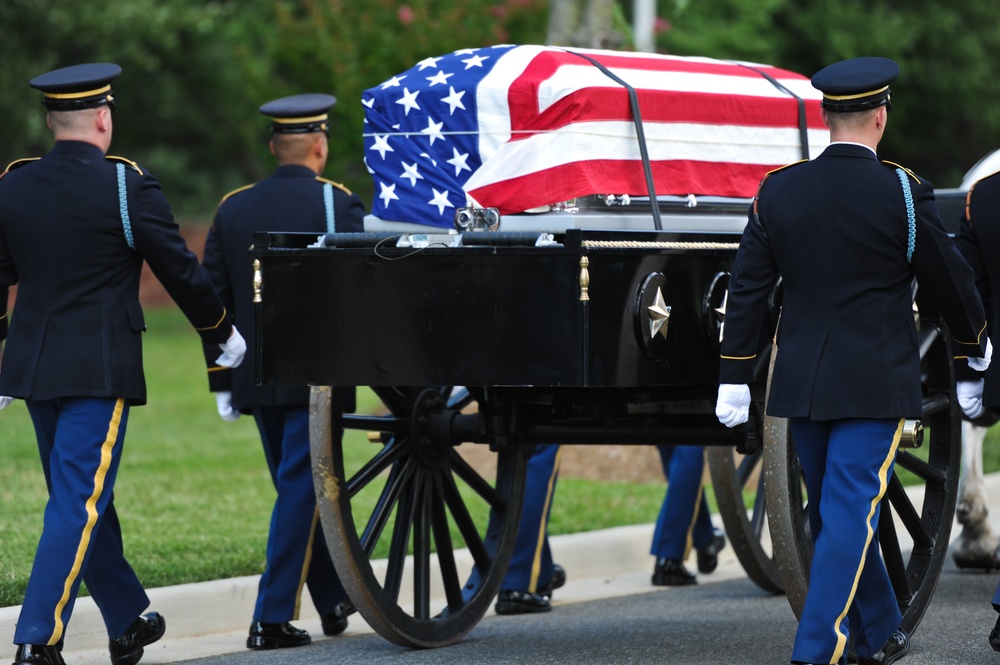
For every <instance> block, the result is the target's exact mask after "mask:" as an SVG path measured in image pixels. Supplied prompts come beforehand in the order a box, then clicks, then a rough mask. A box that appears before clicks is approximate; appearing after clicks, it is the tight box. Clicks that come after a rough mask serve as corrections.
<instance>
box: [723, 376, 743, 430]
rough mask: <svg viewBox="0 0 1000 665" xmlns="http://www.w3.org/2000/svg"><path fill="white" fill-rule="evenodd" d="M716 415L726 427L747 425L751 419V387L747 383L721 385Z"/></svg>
mask: <svg viewBox="0 0 1000 665" xmlns="http://www.w3.org/2000/svg"><path fill="white" fill-rule="evenodd" d="M715 415H716V417H718V419H719V422H720V423H722V424H723V425H725V426H726V427H736V426H737V425H742V424H743V423H745V422H746V421H747V418H749V417H750V386H748V385H747V384H745V383H741V384H736V383H723V384H720V385H719V401H718V402H716V403H715Z"/></svg>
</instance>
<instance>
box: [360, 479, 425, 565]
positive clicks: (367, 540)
mask: <svg viewBox="0 0 1000 665" xmlns="http://www.w3.org/2000/svg"><path fill="white" fill-rule="evenodd" d="M412 475H413V465H412V464H410V463H400V464H397V465H396V466H395V467H393V469H392V471H391V472H390V473H389V479H388V480H387V481H386V483H385V487H383V488H382V493H381V494H380V495H379V498H378V501H377V502H376V504H375V508H374V509H373V510H372V514H371V516H370V517H369V518H368V524H367V525H365V530H364V533H362V534H361V539H360V540H361V549H362V550H364V553H365V555H366V556H368V557H371V555H372V552H374V551H375V545H376V544H377V543H378V539H379V538H381V537H382V531H383V530H384V529H385V525H386V524H388V523H389V518H390V517H391V516H392V511H393V508H395V507H396V501H397V497H398V496H399V492H400V489H401V488H402V487H404V486H405V485H406V484H407V483H408V481H409V479H410V478H411V477H412Z"/></svg>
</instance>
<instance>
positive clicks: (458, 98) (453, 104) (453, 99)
mask: <svg viewBox="0 0 1000 665" xmlns="http://www.w3.org/2000/svg"><path fill="white" fill-rule="evenodd" d="M448 93H449V94H448V96H447V97H442V98H441V101H442V102H444V103H445V104H447V105H448V107H449V111H448V115H455V109H456V108H459V109H462V110H463V111H464V110H465V104H463V103H462V97H464V96H465V90H463V91H462V92H458V91H456V90H455V88H453V87H451V86H448Z"/></svg>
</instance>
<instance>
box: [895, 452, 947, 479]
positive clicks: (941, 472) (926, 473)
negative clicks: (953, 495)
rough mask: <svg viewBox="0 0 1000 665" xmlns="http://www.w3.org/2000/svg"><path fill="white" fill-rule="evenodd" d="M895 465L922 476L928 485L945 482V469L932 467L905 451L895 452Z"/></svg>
mask: <svg viewBox="0 0 1000 665" xmlns="http://www.w3.org/2000/svg"><path fill="white" fill-rule="evenodd" d="M896 465H897V466H901V467H903V468H904V469H906V470H907V471H909V472H910V473H912V474H914V475H916V476H919V477H920V478H922V479H923V480H924V481H925V482H926V483H927V486H928V487H941V486H943V485H944V484H945V482H947V480H948V475H947V469H944V468H937V467H933V466H931V465H930V464H928V463H927V462H925V461H924V460H922V459H920V458H919V457H917V456H916V455H914V454H912V453H909V452H907V451H903V452H899V453H896Z"/></svg>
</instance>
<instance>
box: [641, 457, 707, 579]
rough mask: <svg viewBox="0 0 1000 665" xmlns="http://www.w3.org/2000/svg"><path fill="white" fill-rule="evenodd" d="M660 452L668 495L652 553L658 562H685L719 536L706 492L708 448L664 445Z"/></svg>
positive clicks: (660, 516)
mask: <svg viewBox="0 0 1000 665" xmlns="http://www.w3.org/2000/svg"><path fill="white" fill-rule="evenodd" d="M656 449H657V450H658V451H659V453H660V463H661V464H662V465H663V476H664V477H665V478H666V479H667V493H666V495H665V496H664V497H663V504H662V505H661V506H660V515H659V517H658V518H657V519H656V528H655V529H654V530H653V543H652V545H650V548H649V553H650V554H652V555H653V556H655V557H657V558H666V559H677V560H678V561H683V560H684V559H686V558H687V555H688V552H689V551H690V549H691V547H692V546H694V547H695V548H696V549H703V548H705V547H707V546H708V544H709V543H711V542H712V538H713V536H714V535H715V527H713V526H712V515H711V513H710V512H709V509H708V501H707V500H706V499H705V493H704V492H703V491H702V482H701V479H702V473H703V472H704V469H705V448H704V447H703V446H666V445H660V446H657V447H656Z"/></svg>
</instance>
